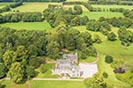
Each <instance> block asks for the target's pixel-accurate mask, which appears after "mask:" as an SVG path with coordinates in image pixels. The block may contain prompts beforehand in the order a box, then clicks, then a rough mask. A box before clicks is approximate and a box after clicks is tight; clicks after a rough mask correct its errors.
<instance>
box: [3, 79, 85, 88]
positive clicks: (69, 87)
mask: <svg viewBox="0 0 133 88" xmlns="http://www.w3.org/2000/svg"><path fill="white" fill-rule="evenodd" d="M3 84H5V85H6V87H5V88H85V86H84V83H83V82H78V81H49V80H47V81H28V82H26V83H25V84H20V85H17V84H14V83H12V82H11V81H7V80H6V81H3Z"/></svg>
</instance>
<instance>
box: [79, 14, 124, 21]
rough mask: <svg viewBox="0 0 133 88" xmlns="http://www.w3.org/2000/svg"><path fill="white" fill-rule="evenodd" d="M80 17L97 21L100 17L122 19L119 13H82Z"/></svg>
mask: <svg viewBox="0 0 133 88" xmlns="http://www.w3.org/2000/svg"><path fill="white" fill-rule="evenodd" d="M81 16H88V18H89V19H96V20H98V19H99V18H100V17H104V18H112V17H123V14H122V13H120V12H83V13H82V14H81Z"/></svg>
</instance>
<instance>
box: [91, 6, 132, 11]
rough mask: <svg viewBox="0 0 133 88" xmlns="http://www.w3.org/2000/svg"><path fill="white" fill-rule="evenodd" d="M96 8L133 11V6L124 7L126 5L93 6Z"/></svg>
mask: <svg viewBox="0 0 133 88" xmlns="http://www.w3.org/2000/svg"><path fill="white" fill-rule="evenodd" d="M92 6H93V7H95V8H102V9H106V10H107V9H109V8H124V9H129V10H131V9H133V6H126V5H125V6H124V5H92Z"/></svg>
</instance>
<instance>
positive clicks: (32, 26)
mask: <svg viewBox="0 0 133 88" xmlns="http://www.w3.org/2000/svg"><path fill="white" fill-rule="evenodd" d="M0 26H1V27H10V28H13V29H17V30H23V29H26V30H49V29H52V28H51V26H50V25H49V23H48V22H46V21H43V22H18V23H4V24H0Z"/></svg>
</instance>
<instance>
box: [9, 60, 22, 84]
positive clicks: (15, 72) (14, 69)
mask: <svg viewBox="0 0 133 88" xmlns="http://www.w3.org/2000/svg"><path fill="white" fill-rule="evenodd" d="M8 75H9V77H10V78H11V79H12V80H13V82H15V83H21V82H22V81H23V77H24V68H23V65H21V63H20V62H14V63H12V65H11V68H10V69H9V72H8Z"/></svg>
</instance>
